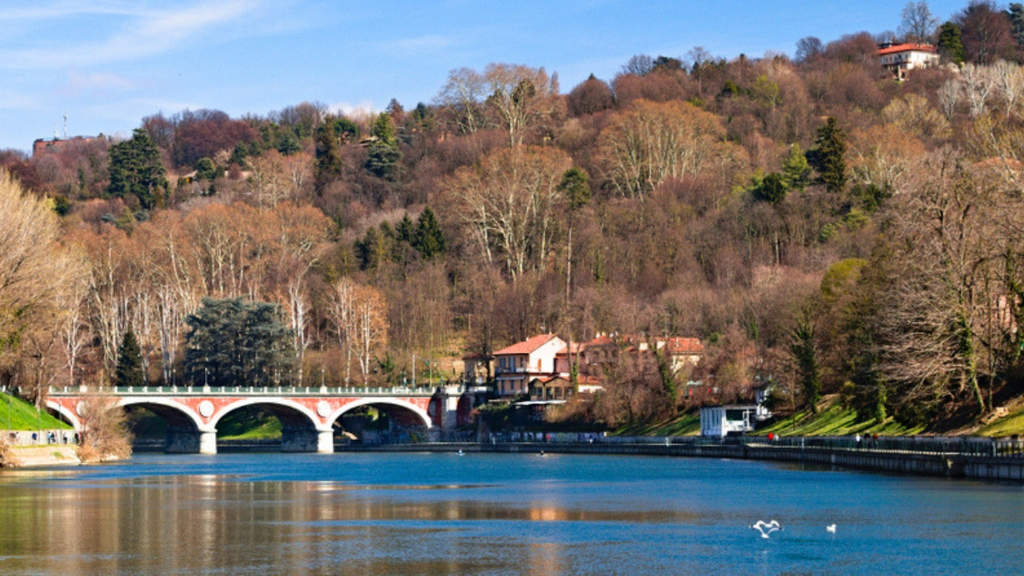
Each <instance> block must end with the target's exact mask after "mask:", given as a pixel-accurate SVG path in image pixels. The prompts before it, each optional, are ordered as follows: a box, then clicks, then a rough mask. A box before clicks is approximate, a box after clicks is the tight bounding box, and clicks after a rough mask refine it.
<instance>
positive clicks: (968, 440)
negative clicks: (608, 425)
mask: <svg viewBox="0 0 1024 576" xmlns="http://www.w3.org/2000/svg"><path fill="white" fill-rule="evenodd" d="M490 441H493V442H567V443H580V442H585V443H591V444H594V443H596V444H615V445H633V446H645V445H664V446H692V447H697V446H723V445H726V446H727V445H733V446H739V445H744V446H747V447H751V448H785V449H792V448H800V449H803V450H829V451H835V450H850V451H864V452H876V453H893V454H932V455H943V456H972V457H1004V458H1007V457H1012V458H1024V439H1022V438H1020V437H1010V438H986V437H981V436H879V437H878V438H875V437H873V436H872V437H868V436H862V437H861V439H860V442H859V443H858V442H857V437H856V436H807V437H803V436H785V437H781V438H778V437H776V438H773V439H772V440H769V439H768V438H767V437H763V436H742V437H728V438H710V437H702V436H605V435H603V434H600V433H590V432H581V433H575V432H572V433H565V432H506V433H497V434H492V435H491V436H490Z"/></svg>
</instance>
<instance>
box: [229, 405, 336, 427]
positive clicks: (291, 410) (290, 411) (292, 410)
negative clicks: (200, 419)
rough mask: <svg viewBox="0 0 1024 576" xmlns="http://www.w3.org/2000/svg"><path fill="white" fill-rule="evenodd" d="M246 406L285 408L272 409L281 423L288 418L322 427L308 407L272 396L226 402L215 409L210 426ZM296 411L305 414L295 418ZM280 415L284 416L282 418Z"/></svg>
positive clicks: (293, 421)
mask: <svg viewBox="0 0 1024 576" xmlns="http://www.w3.org/2000/svg"><path fill="white" fill-rule="evenodd" d="M246 406H269V407H271V409H273V407H279V408H286V409H287V410H275V411H274V415H275V416H277V417H278V418H279V419H282V424H286V422H285V421H284V420H288V421H290V422H292V423H303V424H305V423H307V421H308V424H309V426H310V427H311V428H312V429H314V430H320V429H321V428H324V426H322V425H321V424H320V418H318V417H317V415H316V414H314V413H313V411H312V410H310V409H309V408H307V407H305V406H303V405H302V404H299V403H298V402H295V401H293V400H288V399H286V398H272V397H271V398H268V397H260V398H244V399H242V400H237V401H235V402H232V403H231V404H228V405H227V406H224V407H222V408H221V409H219V410H217V414H215V415H214V417H213V419H212V420H210V424H209V426H210V428H211V429H216V428H217V423H218V422H220V421H221V419H222V418H224V417H225V416H227V415H228V414H230V413H232V412H234V411H235V410H238V409H239V408H245V407H246ZM296 413H298V414H301V415H302V416H305V419H302V418H295V417H294V416H295V415H296ZM282 416H283V417H284V418H282ZM289 416H291V417H289Z"/></svg>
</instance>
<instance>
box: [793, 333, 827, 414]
mask: <svg viewBox="0 0 1024 576" xmlns="http://www.w3.org/2000/svg"><path fill="white" fill-rule="evenodd" d="M789 352H790V354H791V355H792V358H793V361H794V362H795V363H796V371H797V382H798V383H799V385H800V390H801V392H802V393H803V398H804V404H805V405H806V406H807V407H808V408H810V410H811V412H817V411H818V406H817V404H818V400H819V399H820V398H821V373H820V372H821V370H820V368H819V366H818V350H817V347H816V346H815V343H814V326H813V325H812V324H811V320H810V318H809V317H808V316H807V315H806V314H804V315H802V316H801V317H800V318H798V319H797V325H796V327H795V328H794V329H793V336H792V340H791V342H790V345H789Z"/></svg>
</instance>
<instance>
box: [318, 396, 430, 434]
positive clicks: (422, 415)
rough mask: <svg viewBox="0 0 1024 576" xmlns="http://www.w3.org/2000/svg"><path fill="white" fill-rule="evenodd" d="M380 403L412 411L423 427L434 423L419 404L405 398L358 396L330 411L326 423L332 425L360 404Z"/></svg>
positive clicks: (360, 405) (373, 404) (372, 404)
mask: <svg viewBox="0 0 1024 576" xmlns="http://www.w3.org/2000/svg"><path fill="white" fill-rule="evenodd" d="M380 405H385V406H396V407H399V408H404V409H406V410H408V411H410V412H412V413H413V414H415V415H416V416H417V417H418V418H419V419H420V421H422V423H423V425H424V426H425V427H427V428H430V427H432V426H433V425H434V423H433V421H432V420H431V419H430V415H429V414H427V411H426V410H424V409H422V408H420V407H419V406H417V405H415V404H413V403H411V402H406V401H405V400H399V399H398V398H360V399H359V400H355V401H353V402H349V403H348V404H345V405H344V406H342V407H341V408H339V409H337V410H335V411H334V413H332V414H331V415H330V416H329V417H328V418H327V423H328V425H330V426H334V423H335V422H337V421H338V419H339V418H341V417H342V415H343V414H345V413H346V412H349V411H351V410H354V409H356V408H359V407H362V406H380Z"/></svg>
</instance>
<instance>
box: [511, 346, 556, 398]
mask: <svg viewBox="0 0 1024 576" xmlns="http://www.w3.org/2000/svg"><path fill="white" fill-rule="evenodd" d="M565 347H566V343H565V341H564V340H562V339H561V338H559V337H558V336H556V335H554V334H540V335H537V336H534V337H532V338H529V339H527V340H524V341H522V342H517V343H515V344H513V345H511V346H509V347H507V348H503V349H501V350H498V351H497V352H495V353H494V360H495V368H494V392H495V393H496V394H497V395H498V396H499V397H501V396H519V395H521V394H528V393H529V392H530V389H529V384H530V381H531V380H533V379H534V378H537V377H547V376H555V375H557V374H558V372H557V371H556V368H555V356H556V355H557V354H558V353H559V352H560V351H562V349H564V348H565Z"/></svg>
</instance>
